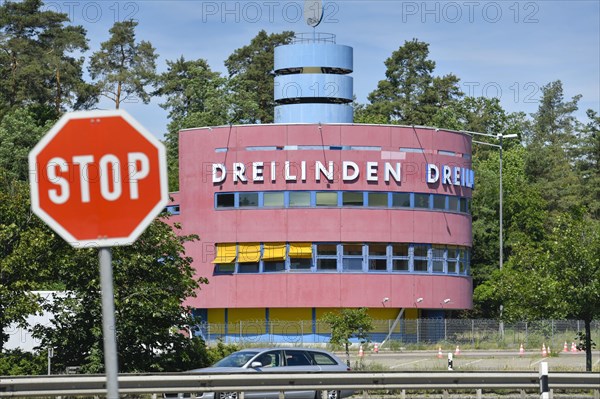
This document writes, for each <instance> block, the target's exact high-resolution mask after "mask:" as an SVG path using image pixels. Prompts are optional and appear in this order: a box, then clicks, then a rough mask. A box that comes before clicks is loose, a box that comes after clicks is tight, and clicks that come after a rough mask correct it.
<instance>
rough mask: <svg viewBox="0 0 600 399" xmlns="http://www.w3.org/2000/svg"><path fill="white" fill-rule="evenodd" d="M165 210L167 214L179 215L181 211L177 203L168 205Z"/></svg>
mask: <svg viewBox="0 0 600 399" xmlns="http://www.w3.org/2000/svg"><path fill="white" fill-rule="evenodd" d="M165 212H167V213H168V214H169V215H179V214H180V213H181V212H180V209H179V205H168V206H167V207H166V208H165Z"/></svg>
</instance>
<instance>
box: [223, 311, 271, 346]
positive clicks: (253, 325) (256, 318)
mask: <svg viewBox="0 0 600 399" xmlns="http://www.w3.org/2000/svg"><path fill="white" fill-rule="evenodd" d="M227 315H228V321H229V326H228V329H229V333H230V334H240V333H241V334H242V335H244V338H245V339H249V338H250V337H251V336H253V335H256V334H264V333H265V324H266V323H265V319H266V317H265V315H266V314H265V309H264V308H248V309H245V308H238V309H228V313H227Z"/></svg>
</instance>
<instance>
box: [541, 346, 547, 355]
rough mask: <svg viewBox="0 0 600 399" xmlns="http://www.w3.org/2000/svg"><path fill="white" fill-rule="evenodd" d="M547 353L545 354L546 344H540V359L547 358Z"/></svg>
mask: <svg viewBox="0 0 600 399" xmlns="http://www.w3.org/2000/svg"><path fill="white" fill-rule="evenodd" d="M547 356H548V352H546V344H542V357H547Z"/></svg>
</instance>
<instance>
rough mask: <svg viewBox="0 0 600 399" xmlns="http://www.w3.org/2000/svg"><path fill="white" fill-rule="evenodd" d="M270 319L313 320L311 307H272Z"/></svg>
mask: <svg viewBox="0 0 600 399" xmlns="http://www.w3.org/2000/svg"><path fill="white" fill-rule="evenodd" d="M269 320H270V321H277V320H281V321H298V320H303V321H312V309H311V308H270V309H269Z"/></svg>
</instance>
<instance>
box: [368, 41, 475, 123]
mask: <svg viewBox="0 0 600 399" xmlns="http://www.w3.org/2000/svg"><path fill="white" fill-rule="evenodd" d="M428 56H429V44H427V43H425V42H420V41H418V40H417V39H413V40H411V41H406V42H404V45H403V46H401V47H400V48H399V49H398V50H396V51H394V52H393V53H392V55H391V57H390V58H388V59H387V60H386V61H385V66H386V68H387V69H386V72H385V76H386V79H384V80H380V81H379V83H378V84H377V89H375V90H374V91H373V92H371V93H370V94H369V97H368V98H369V101H370V102H371V104H369V105H368V106H366V108H365V109H364V110H360V112H359V113H358V116H359V120H360V121H364V120H375V121H380V120H382V119H385V120H386V123H399V124H403V125H430V124H431V121H432V119H433V116H434V115H435V114H436V113H438V112H440V109H444V108H446V107H448V106H450V105H451V104H452V103H454V102H455V101H456V100H457V99H459V98H460V97H461V96H462V95H463V93H462V92H461V91H460V87H459V85H458V82H459V79H458V78H457V77H456V76H455V75H453V74H449V75H446V76H442V77H434V76H433V70H434V69H435V62H434V61H432V60H430V59H428Z"/></svg>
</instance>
